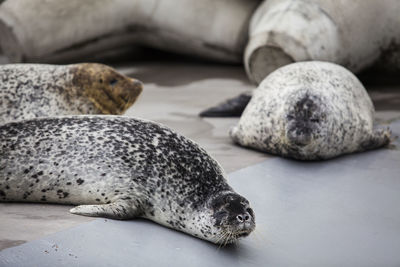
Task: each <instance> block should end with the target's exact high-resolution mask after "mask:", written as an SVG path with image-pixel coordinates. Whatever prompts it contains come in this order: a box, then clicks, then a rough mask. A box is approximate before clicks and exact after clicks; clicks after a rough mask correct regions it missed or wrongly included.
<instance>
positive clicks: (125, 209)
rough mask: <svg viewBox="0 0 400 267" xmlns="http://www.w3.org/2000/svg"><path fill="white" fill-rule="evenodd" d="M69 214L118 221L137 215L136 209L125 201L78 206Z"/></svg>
mask: <svg viewBox="0 0 400 267" xmlns="http://www.w3.org/2000/svg"><path fill="white" fill-rule="evenodd" d="M70 212H71V213H72V214H77V215H83V216H90V217H105V218H110V219H119V220H125V219H132V218H134V217H136V216H137V215H138V214H139V212H138V209H137V208H136V207H135V206H134V205H133V204H132V203H130V202H126V201H117V202H114V203H110V204H100V205H80V206H77V207H75V208H73V209H70Z"/></svg>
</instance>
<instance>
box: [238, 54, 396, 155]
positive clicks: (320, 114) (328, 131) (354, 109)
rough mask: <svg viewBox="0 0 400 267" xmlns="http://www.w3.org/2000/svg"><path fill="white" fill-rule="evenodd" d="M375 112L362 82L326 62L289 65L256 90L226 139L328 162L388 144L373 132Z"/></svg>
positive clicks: (385, 135) (385, 133) (386, 136)
mask: <svg viewBox="0 0 400 267" xmlns="http://www.w3.org/2000/svg"><path fill="white" fill-rule="evenodd" d="M373 116H374V106H373V104H372V101H371V99H370V97H369V96H368V93H367V91H366V90H365V88H364V86H363V85H362V84H361V82H360V81H359V80H358V79H357V78H356V77H355V76H354V75H353V74H352V73H351V72H350V71H348V70H347V69H345V68H343V67H341V66H339V65H336V64H333V63H327V62H316V61H313V62H302V63H294V64H290V65H287V66H284V67H282V68H279V69H278V70H276V71H274V72H273V73H271V74H270V75H269V76H267V78H265V79H264V81H263V82H262V83H261V84H260V86H259V87H258V88H257V89H256V90H255V92H254V95H253V97H252V98H251V100H250V102H249V104H248V105H247V107H246V109H245V111H244V112H243V115H242V117H241V118H240V121H239V123H238V124H237V125H236V126H235V127H233V128H232V129H231V131H230V136H231V138H232V139H233V141H234V142H236V143H237V144H239V145H242V146H246V147H251V148H255V149H257V150H261V151H264V152H267V153H271V154H276V155H280V156H283V157H291V158H295V159H300V160H319V159H329V158H333V157H336V156H339V155H341V154H347V153H353V152H361V151H366V150H369V149H375V148H379V147H382V146H385V145H387V144H389V142H390V131H389V130H386V129H374V123H373Z"/></svg>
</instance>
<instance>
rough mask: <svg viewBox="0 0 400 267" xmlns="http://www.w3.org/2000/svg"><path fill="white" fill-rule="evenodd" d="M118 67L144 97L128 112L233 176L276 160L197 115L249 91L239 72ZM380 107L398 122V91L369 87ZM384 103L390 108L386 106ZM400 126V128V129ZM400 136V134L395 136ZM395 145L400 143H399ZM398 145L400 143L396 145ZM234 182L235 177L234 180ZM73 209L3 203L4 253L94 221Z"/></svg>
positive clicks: (382, 117)
mask: <svg viewBox="0 0 400 267" xmlns="http://www.w3.org/2000/svg"><path fill="white" fill-rule="evenodd" d="M132 65H133V64H126V65H121V64H120V65H117V66H116V67H117V69H118V70H119V71H121V72H123V73H124V74H127V75H131V76H132V77H135V78H138V79H141V80H142V81H143V82H144V84H145V88H144V92H143V94H142V96H141V97H140V98H139V100H138V102H137V103H136V104H135V105H134V106H133V107H132V108H131V109H130V110H128V112H127V115H128V116H137V117H142V118H146V119H151V120H155V121H158V122H161V123H164V124H166V125H168V126H169V127H171V128H173V129H175V130H177V131H179V132H180V133H182V134H184V135H186V136H187V137H189V138H191V139H193V140H195V141H196V142H198V143H199V144H200V145H202V146H203V147H204V148H205V149H206V150H207V151H209V152H210V153H211V154H212V155H213V156H214V157H215V158H216V159H217V160H218V161H219V162H220V163H221V164H222V166H223V167H224V168H225V170H226V171H227V172H228V173H229V172H232V171H236V170H239V169H241V168H244V167H247V166H251V165H253V164H257V163H259V162H262V161H265V160H267V159H273V158H274V157H272V156H270V155H266V154H263V153H260V152H256V151H252V150H249V149H244V148H240V147H237V146H234V145H233V144H232V143H231V141H230V139H229V137H228V130H229V128H230V127H231V126H232V125H234V124H235V122H236V121H237V120H238V119H235V118H233V119H222V118H221V119H201V118H199V117H197V114H198V113H199V112H200V111H201V110H203V109H204V108H206V107H209V106H211V105H214V104H216V103H218V102H220V101H222V100H224V99H226V98H227V97H231V96H235V95H237V94H239V93H241V92H244V91H247V90H251V89H252V88H253V87H254V86H253V85H252V84H250V83H249V82H248V81H247V77H246V75H245V73H244V71H243V68H242V67H241V66H223V65H213V64H206V63H189V62H172V63H167V62H157V63H155V62H147V63H143V62H139V63H136V64H134V66H132ZM367 87H368V88H369V90H370V93H371V96H372V98H373V100H374V102H375V103H376V104H378V105H377V110H378V112H377V115H376V118H377V121H378V122H379V123H382V124H384V125H388V123H390V122H395V121H396V120H398V119H400V105H397V104H398V103H399V101H400V86H399V85H388V86H385V87H384V88H383V87H382V86H380V87H379V86H376V85H371V86H367ZM385 103H386V104H385ZM396 125H399V127H400V123H398V124H396ZM397 133H400V131H397ZM394 142H397V143H398V139H397V140H395V141H394ZM398 144H399V143H398ZM230 179H232V182H234V181H233V180H234V179H235V176H232V177H230ZM69 208H70V206H60V205H42V204H21V203H19V204H4V203H0V250H1V249H4V248H7V247H12V246H15V245H19V244H22V243H24V242H27V241H32V240H35V239H39V238H42V237H44V236H46V235H48V234H52V233H56V232H59V231H61V230H65V229H67V228H70V227H73V226H76V225H78V224H80V223H83V222H89V221H92V220H93V218H89V217H81V216H76V215H71V214H69V213H68V209H69Z"/></svg>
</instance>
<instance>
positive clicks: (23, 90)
mask: <svg viewBox="0 0 400 267" xmlns="http://www.w3.org/2000/svg"><path fill="white" fill-rule="evenodd" d="M141 92H142V83H141V82H140V81H138V80H135V79H131V78H128V77H126V76H124V75H121V74H120V73H118V72H117V71H115V70H114V69H112V68H111V67H108V66H106V65H102V64H96V63H82V64H73V65H61V66H57V65H46V64H8V65H2V66H0V123H5V122H10V121H16V120H21V119H30V118H36V117H49V116H59V115H78V114H102V113H103V114H122V113H123V112H125V110H126V109H127V108H129V107H130V106H131V105H132V104H133V103H134V102H135V101H136V99H137V98H138V96H139V95H140V93H141Z"/></svg>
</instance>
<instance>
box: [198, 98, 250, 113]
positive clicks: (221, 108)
mask: <svg viewBox="0 0 400 267" xmlns="http://www.w3.org/2000/svg"><path fill="white" fill-rule="evenodd" d="M250 99H251V93H243V94H240V95H238V96H236V97H234V98H230V99H228V100H226V101H224V102H222V103H220V104H218V105H216V106H214V107H211V108H208V109H206V110H204V111H202V112H201V113H200V114H199V116H200V117H240V116H241V115H242V113H243V111H244V109H245V108H246V106H247V104H248V103H249V102H250Z"/></svg>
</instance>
